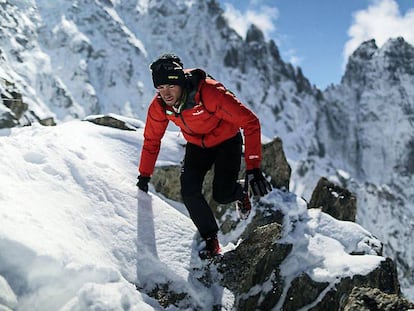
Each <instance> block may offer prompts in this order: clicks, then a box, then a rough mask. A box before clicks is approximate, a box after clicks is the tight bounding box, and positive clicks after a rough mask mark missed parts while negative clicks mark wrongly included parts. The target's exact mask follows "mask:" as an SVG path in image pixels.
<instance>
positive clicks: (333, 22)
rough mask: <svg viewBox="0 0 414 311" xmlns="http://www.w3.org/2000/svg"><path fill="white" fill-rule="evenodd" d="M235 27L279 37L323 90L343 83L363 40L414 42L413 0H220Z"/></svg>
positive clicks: (286, 56) (286, 54)
mask: <svg viewBox="0 0 414 311" xmlns="http://www.w3.org/2000/svg"><path fill="white" fill-rule="evenodd" d="M220 3H221V5H222V7H223V9H224V10H225V15H226V17H227V18H228V20H229V21H230V24H231V25H232V27H233V28H234V29H235V30H236V31H237V32H238V33H239V34H240V35H241V36H243V37H244V36H245V34H246V30H247V29H248V27H249V25H250V24H251V23H254V24H256V25H257V26H258V27H259V28H261V29H262V30H263V31H264V33H265V35H266V38H267V39H273V40H274V41H275V42H276V44H277V46H278V47H279V50H280V52H281V55H282V58H283V60H284V61H285V62H289V63H292V64H293V65H296V66H299V67H301V68H302V71H303V73H304V74H305V76H306V77H307V78H308V79H309V80H310V82H311V83H312V84H315V85H316V86H318V87H319V88H321V89H324V88H325V87H326V86H328V85H330V84H331V83H333V84H338V83H340V79H341V77H342V75H343V73H344V69H345V65H346V60H347V58H348V57H349V55H351V54H352V52H353V51H354V50H355V48H357V47H358V46H359V45H360V44H361V43H362V42H364V41H366V40H370V39H375V40H376V42H377V45H378V46H379V47H381V46H382V44H384V43H385V41H386V40H387V39H388V38H390V37H397V36H402V37H404V39H405V40H406V41H407V42H409V43H411V44H413V45H414V31H412V29H414V1H412V0H220Z"/></svg>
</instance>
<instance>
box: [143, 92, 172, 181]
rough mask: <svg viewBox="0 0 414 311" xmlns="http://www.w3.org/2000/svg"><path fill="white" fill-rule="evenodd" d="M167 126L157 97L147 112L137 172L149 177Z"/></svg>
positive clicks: (166, 120)
mask: <svg viewBox="0 0 414 311" xmlns="http://www.w3.org/2000/svg"><path fill="white" fill-rule="evenodd" d="M167 126H168V119H167V118H166V116H165V112H164V109H163V108H162V106H161V105H160V103H159V102H158V99H157V97H154V99H153V100H152V102H151V104H150V106H149V108H148V113H147V120H146V122H145V129H144V144H143V146H142V150H141V160H140V163H139V169H138V171H139V173H140V174H141V175H142V176H146V177H150V176H151V175H152V173H153V171H154V167H155V162H156V161H157V158H158V154H159V152H160V147H161V139H162V137H163V136H164V134H165V131H166V129H167Z"/></svg>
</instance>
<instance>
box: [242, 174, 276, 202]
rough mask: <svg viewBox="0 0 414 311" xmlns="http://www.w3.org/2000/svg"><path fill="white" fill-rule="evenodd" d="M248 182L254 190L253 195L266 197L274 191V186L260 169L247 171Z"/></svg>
mask: <svg viewBox="0 0 414 311" xmlns="http://www.w3.org/2000/svg"><path fill="white" fill-rule="evenodd" d="M246 181H247V182H248V183H249V185H250V187H251V188H252V192H253V195H259V196H261V197H262V196H264V195H265V194H268V193H269V192H270V191H272V185H271V184H270V183H269V182H268V181H267V180H266V178H265V177H264V176H263V174H262V171H261V170H260V168H254V169H252V170H247V171H246Z"/></svg>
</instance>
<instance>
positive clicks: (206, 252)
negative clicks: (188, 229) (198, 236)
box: [198, 236, 221, 259]
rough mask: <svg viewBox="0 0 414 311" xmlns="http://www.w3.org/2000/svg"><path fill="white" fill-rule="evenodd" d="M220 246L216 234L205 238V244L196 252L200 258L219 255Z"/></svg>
mask: <svg viewBox="0 0 414 311" xmlns="http://www.w3.org/2000/svg"><path fill="white" fill-rule="evenodd" d="M220 252H221V248H220V244H219V241H218V239H217V236H214V237H211V238H207V239H206V246H205V247H204V248H203V249H202V250H201V251H199V252H198V255H199V256H200V258H201V259H208V258H212V257H215V256H217V255H220Z"/></svg>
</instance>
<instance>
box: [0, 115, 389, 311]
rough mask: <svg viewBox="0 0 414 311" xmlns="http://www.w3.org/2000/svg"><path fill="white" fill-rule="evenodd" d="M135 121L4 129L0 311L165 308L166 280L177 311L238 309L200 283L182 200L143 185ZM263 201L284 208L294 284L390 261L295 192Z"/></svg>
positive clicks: (171, 158)
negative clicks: (159, 296) (177, 297)
mask: <svg viewBox="0 0 414 311" xmlns="http://www.w3.org/2000/svg"><path fill="white" fill-rule="evenodd" d="M128 121H130V122H132V124H133V125H134V126H136V127H137V130H136V131H121V130H118V129H113V128H108V127H102V126H97V125H95V124H92V123H90V122H86V121H70V122H66V123H62V124H60V125H58V126H56V127H42V126H39V125H34V126H32V127H24V128H15V129H11V130H1V131H0V154H1V155H2V161H1V162H0V176H1V179H0V188H1V192H0V206H1V208H0V310H10V309H12V310H13V309H18V310H42V311H44V310H65V311H68V310H98V309H99V310H162V309H163V308H162V307H161V306H160V305H159V304H158V302H157V301H155V300H154V299H153V298H150V297H149V296H148V295H147V294H146V293H148V291H149V290H150V289H151V288H154V286H156V285H157V284H165V283H168V284H169V285H170V287H172V288H173V290H174V292H177V293H187V295H188V298H187V299H186V300H185V301H183V302H181V305H179V306H177V307H175V306H170V307H169V308H168V310H183V309H188V310H192V309H194V306H201V307H202V308H204V309H205V310H208V309H211V308H212V306H213V304H217V303H220V304H222V305H223V310H231V307H232V305H233V296H232V294H231V293H230V292H229V291H228V290H226V289H224V288H222V287H220V286H219V285H218V284H216V285H215V287H214V288H207V287H205V286H203V285H202V284H201V283H199V281H197V279H196V275H195V274H196V273H197V271H199V270H200V268H201V267H202V266H203V263H202V262H201V261H200V259H199V258H198V257H197V255H196V254H197V249H198V248H199V247H200V244H199V238H198V236H197V234H196V229H195V227H194V225H193V224H192V222H191V220H190V219H189V217H188V215H187V214H186V212H185V209H184V208H183V206H182V205H181V204H180V203H177V202H170V201H168V202H167V201H165V200H163V199H162V197H161V196H159V195H157V194H156V193H154V192H151V191H150V193H149V194H145V193H142V192H140V191H137V189H136V186H135V180H136V175H137V170H136V167H137V164H138V161H139V151H140V148H141V145H142V122H139V121H136V120H135V121H134V120H128ZM180 143H182V138H181V137H179V135H178V134H177V132H168V133H167V134H166V136H165V137H164V141H163V147H162V150H161V155H160V158H159V162H158V163H157V164H158V165H164V164H172V163H178V162H179V161H180V160H181V157H182V155H183V150H182V147H181V144H180ZM263 200H265V201H266V202H268V203H271V204H274V206H275V208H279V209H281V210H282V211H283V212H284V213H285V214H286V217H285V223H284V236H283V238H282V239H283V240H284V241H285V242H287V243H292V244H293V250H292V253H291V254H290V255H289V257H288V258H287V260H286V261H285V262H284V263H283V264H282V274H283V275H284V276H285V277H286V279H287V280H289V279H293V278H294V277H295V276H296V275H297V274H298V273H301V272H302V271H305V272H307V273H309V275H310V276H311V277H312V278H314V279H315V280H317V281H323V280H324V281H327V282H330V283H331V286H333V285H334V284H335V283H336V282H337V281H338V277H341V276H348V275H354V274H366V273H368V272H370V271H371V270H372V269H374V268H375V267H376V266H377V265H378V263H379V262H380V261H382V260H384V258H383V257H380V256H376V255H375V252H374V250H373V249H372V248H371V247H368V243H369V244H370V245H374V246H376V247H379V245H380V242H379V241H378V240H376V239H375V238H374V237H372V236H371V234H370V233H369V232H367V231H365V230H364V229H363V228H361V227H360V226H358V225H357V224H354V223H347V222H340V221H337V220H334V219H333V218H331V217H330V216H328V215H325V214H324V213H321V212H320V211H317V210H313V211H308V210H306V205H305V204H304V202H303V201H302V200H300V199H298V198H296V196H295V195H293V194H289V193H282V192H279V191H277V190H274V191H273V192H272V193H270V194H269V195H268V196H266V197H265V198H263ZM221 240H222V241H225V243H226V244H225V245H224V251H229V250H231V249H233V248H234V247H235V245H236V244H237V242H238V240H237V235H236V234H235V233H234V232H233V233H231V236H227V237H223V236H221ZM351 252H363V253H365V254H368V255H363V256H355V255H354V256H350V255H349V253H351ZM137 289H138V290H137Z"/></svg>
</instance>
